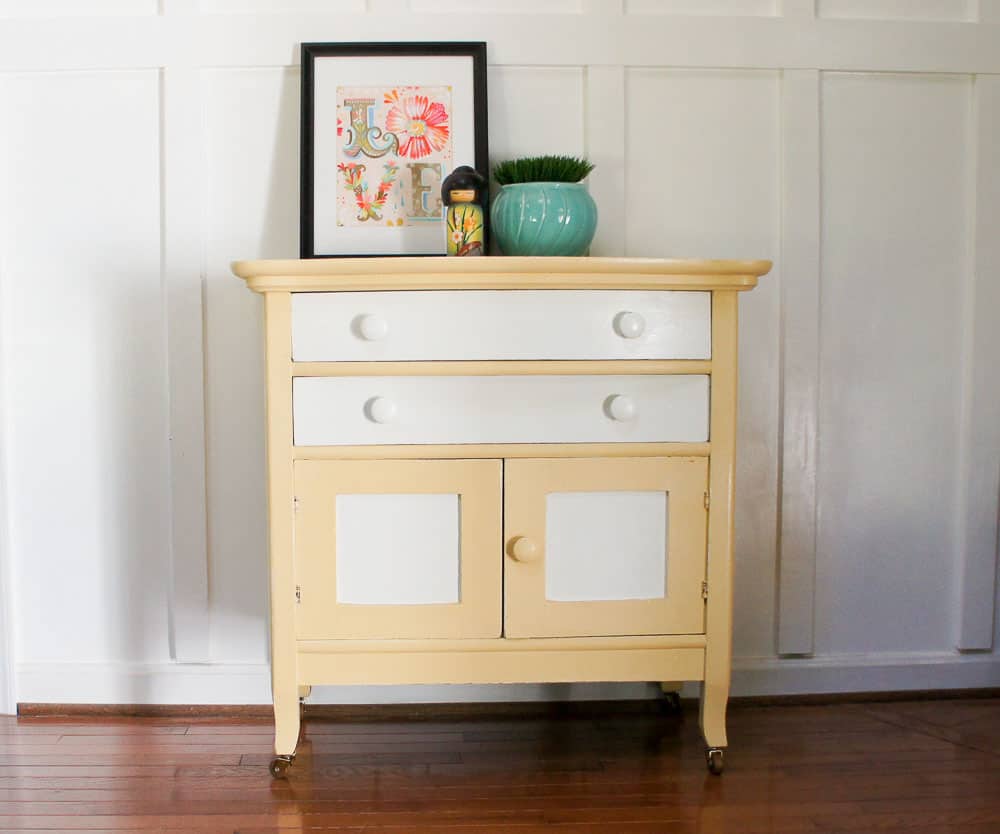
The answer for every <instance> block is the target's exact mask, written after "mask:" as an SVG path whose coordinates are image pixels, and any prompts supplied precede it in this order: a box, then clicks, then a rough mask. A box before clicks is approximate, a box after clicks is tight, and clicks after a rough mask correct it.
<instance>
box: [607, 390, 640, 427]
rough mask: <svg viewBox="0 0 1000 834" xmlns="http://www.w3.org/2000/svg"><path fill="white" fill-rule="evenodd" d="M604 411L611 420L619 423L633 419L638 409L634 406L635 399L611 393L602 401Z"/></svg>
mask: <svg viewBox="0 0 1000 834" xmlns="http://www.w3.org/2000/svg"><path fill="white" fill-rule="evenodd" d="M604 412H605V413H606V414H607V415H608V417H610V418H611V419H612V420H615V421H616V422H619V423H628V422H629V421H631V420H634V419H635V417H636V414H638V409H637V408H636V407H635V400H633V399H632V398H631V397H626V396H625V395H623V394H612V395H611V396H610V397H608V398H607V399H606V400H605V401H604Z"/></svg>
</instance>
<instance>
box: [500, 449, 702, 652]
mask: <svg viewBox="0 0 1000 834" xmlns="http://www.w3.org/2000/svg"><path fill="white" fill-rule="evenodd" d="M707 489H708V460H707V459H706V458H612V459H604V460H594V459H564V460H514V461H507V462H506V464H505V470H504V502H505V503H504V531H505V537H506V541H505V550H506V558H505V559H504V565H505V567H504V577H505V584H504V589H505V590H504V594H505V609H506V615H505V618H504V631H505V634H506V635H507V636H508V637H582V636H601V635H607V636H610V635H628V634H698V633H703V632H704V630H705V626H704V601H703V599H702V582H703V581H704V579H705V559H706V538H707V532H706V531H707V521H708V518H707V510H706V509H705V503H706V502H705V491H706V490H707Z"/></svg>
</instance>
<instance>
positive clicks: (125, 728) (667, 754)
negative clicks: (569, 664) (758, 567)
mask: <svg viewBox="0 0 1000 834" xmlns="http://www.w3.org/2000/svg"><path fill="white" fill-rule="evenodd" d="M0 739H2V744H3V750H2V751H0V792H2V797H0V831H3V832H6V833H7V834H13V832H26V831H47V832H50V834H51V832H59V831H74V832H76V831H88V832H94V831H115V832H133V831H134V832H138V831H142V832H146V834H148V832H154V831H155V832H180V831H192V832H241V834H264V832H278V831H281V832H289V831H327V832H362V831H363V832H365V834H374V832H394V834H404V832H405V834H411V833H412V834H418V832H435V833H436V834H471V832H483V834H487V833H488V834H500V832H511V833H512V834H537V832H542V831H550V832H555V834H569V833H570V832H581V834H582V832H587V834H596V833H597V832H611V834H652V832H657V834H660V833H661V832H662V834H674V833H676V834H689V832H690V833H691V834H693V832H703V833H704V834H726V833H727V832H741V833H742V834H750V832H782V834H793V832H817V831H836V832H851V834H868V833H869V832H878V833H879V834H893V832H910V834H913V833H914V832H920V833H921V834H946V832H961V834H997V832H1000V700H987V699H980V700H973V699H967V700H943V701H923V702H897V703H870V704H841V705H834V706H776V707H762V706H752V707H736V708H733V709H732V710H731V712H730V748H729V751H728V758H727V762H726V773H725V774H724V775H723V776H721V777H715V776H709V775H708V774H707V773H706V771H705V767H704V764H703V751H702V744H701V741H700V739H699V736H698V732H697V721H696V716H695V715H694V714H693V713H692V712H690V711H686V712H685V713H684V714H683V715H679V716H678V715H656V714H650V713H647V714H621V713H619V714H615V713H614V712H607V713H604V714H598V715H589V716H586V717H552V718H531V719H523V718H520V719H519V718H504V719H492V720H487V719H485V718H476V719H462V720H437V721H432V720H423V721H411V722H391V723H390V722H379V723H360V722H345V721H329V720H326V721H324V720H318V719H311V720H309V721H308V722H307V730H306V734H305V737H304V739H303V742H302V744H301V746H300V755H299V757H298V759H297V760H296V762H295V765H294V766H293V768H292V772H291V777H290V778H289V779H288V781H279V782H275V781H272V780H271V777H270V776H269V775H268V772H267V762H268V760H269V758H270V755H269V750H270V744H271V728H270V726H269V725H268V723H267V722H265V721H262V720H256V719H215V720H211V719H178V718H173V719H170V718H155V719H154V718H145V719H144V718H131V719H128V718H63V719H58V718H21V719H14V718H9V719H0Z"/></svg>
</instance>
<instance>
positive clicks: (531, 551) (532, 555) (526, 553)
mask: <svg viewBox="0 0 1000 834" xmlns="http://www.w3.org/2000/svg"><path fill="white" fill-rule="evenodd" d="M507 552H508V553H509V554H510V557H511V558H512V559H513V560H514V561H515V562H533V561H534V560H535V559H537V558H538V546H537V545H536V544H535V543H534V542H533V541H532V540H531V539H529V538H528V537H527V536H516V537H514V538H513V539H511V540H510V542H508V544H507Z"/></svg>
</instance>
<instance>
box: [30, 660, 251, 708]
mask: <svg viewBox="0 0 1000 834" xmlns="http://www.w3.org/2000/svg"><path fill="white" fill-rule="evenodd" d="M17 674H18V693H17V695H18V703H22V704H32V703H41V704H44V703H52V704H59V703H72V704H270V703H271V676H270V669H269V667H268V665H267V664H266V663H247V664H236V663H218V664H203V663H190V664H189V663H169V662H167V663H21V664H19V665H18V667H17Z"/></svg>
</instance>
